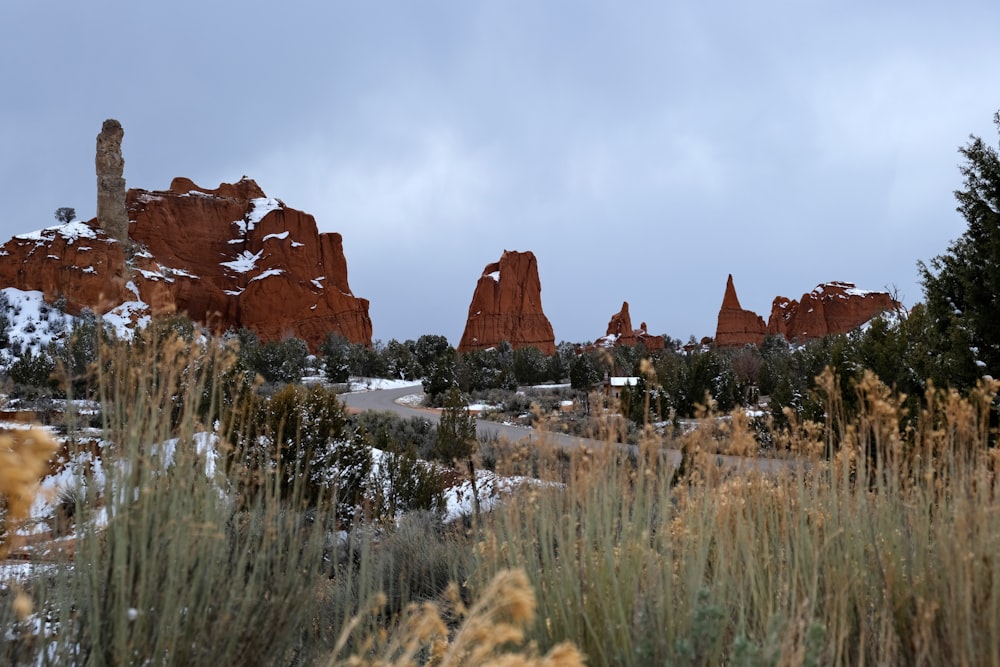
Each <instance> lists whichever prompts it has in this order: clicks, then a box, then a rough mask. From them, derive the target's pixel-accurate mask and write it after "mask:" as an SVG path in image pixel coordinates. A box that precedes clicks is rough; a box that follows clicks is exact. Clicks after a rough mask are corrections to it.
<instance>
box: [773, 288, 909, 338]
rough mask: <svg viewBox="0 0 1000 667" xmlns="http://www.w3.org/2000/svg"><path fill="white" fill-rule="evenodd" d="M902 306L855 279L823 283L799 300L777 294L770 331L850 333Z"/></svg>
mask: <svg viewBox="0 0 1000 667" xmlns="http://www.w3.org/2000/svg"><path fill="white" fill-rule="evenodd" d="M900 308H901V305H900V304H899V302H897V301H896V300H894V299H893V298H892V296H891V295H890V294H889V293H887V292H873V291H869V290H860V289H857V287H856V286H855V285H854V283H845V282H829V283H823V284H821V285H818V286H817V287H816V289H814V290H813V291H811V292H809V293H807V294H803V295H802V298H801V299H799V300H798V301H796V300H794V299H786V298H785V297H782V296H779V297H776V298H775V299H774V302H773V303H772V304H771V316H770V318H769V319H768V322H767V331H768V333H770V334H774V335H781V336H784V337H785V338H786V339H788V340H800V341H801V340H809V339H811V338H820V337H822V336H828V335H830V334H839V333H847V332H848V331H851V330H853V329H856V328H857V327H859V326H861V325H862V324H864V323H865V322H868V321H869V320H871V319H872V318H874V317H875V316H876V315H879V314H880V313H883V312H886V311H890V312H895V311H898V310H899V309H900Z"/></svg>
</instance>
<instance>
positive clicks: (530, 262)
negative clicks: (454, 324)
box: [458, 250, 556, 354]
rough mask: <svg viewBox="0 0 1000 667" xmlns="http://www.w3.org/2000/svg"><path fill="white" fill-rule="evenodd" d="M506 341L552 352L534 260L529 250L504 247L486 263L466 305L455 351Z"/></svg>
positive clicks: (478, 348) (548, 352) (553, 338)
mask: <svg viewBox="0 0 1000 667" xmlns="http://www.w3.org/2000/svg"><path fill="white" fill-rule="evenodd" d="M501 341H507V342H509V343H510V344H511V346H513V347H514V348H515V349H517V348H521V347H537V348H538V349H539V350H541V351H542V352H543V353H545V354H555V352H556V344H555V334H554V333H553V331H552V325H551V324H550V323H549V320H548V318H547V317H545V313H544V312H543V311H542V285H541V281H540V280H539V278H538V262H537V261H536V260H535V255H534V254H533V253H531V252H515V251H510V250H505V251H504V253H503V255H502V256H501V257H500V261H499V262H494V263H492V264H487V265H486V268H485V269H483V274H482V276H480V278H479V281H478V282H477V283H476V290H475V292H474V293H473V295H472V303H471V304H470V305H469V317H468V320H467V321H466V324H465V332H464V333H463V334H462V340H461V342H460V343H459V345H458V351H459V352H466V351H469V350H482V349H486V348H490V347H495V346H496V345H499V344H500V342H501Z"/></svg>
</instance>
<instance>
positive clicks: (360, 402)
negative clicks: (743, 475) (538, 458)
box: [340, 386, 789, 472]
mask: <svg viewBox="0 0 1000 667" xmlns="http://www.w3.org/2000/svg"><path fill="white" fill-rule="evenodd" d="M412 394H420V395H422V394H423V391H422V390H421V388H420V387H419V386H414V387H404V388H402V389H377V390H374V391H359V392H353V393H350V394H341V395H340V397H341V399H342V400H343V401H344V404H345V405H347V407H348V408H350V409H353V410H381V411H388V412H394V413H396V414H397V415H399V416H400V417H403V418H406V419H408V418H410V417H420V418H423V419H427V420H429V421H431V422H434V423H437V422H438V421H439V420H440V419H441V415H440V413H439V412H438V411H437V410H430V409H427V408H414V407H410V406H408V405H402V404H400V403H397V402H396V401H397V400H398V399H400V398H402V397H403V396H409V395H412ZM479 433H480V435H487V434H488V435H496V436H499V437H502V438H506V439H507V440H510V441H511V442H518V441H521V440H525V439H527V440H531V439H538V438H539V437H540V436H539V433H538V432H537V431H534V430H532V429H529V428H525V427H522V426H508V425H506V424H499V423H497V422H491V421H486V420H480V421H479ZM544 437H545V439H546V441H548V442H551V443H554V444H557V445H559V446H561V447H568V448H575V447H580V446H581V445H585V446H587V447H591V448H600V447H605V446H606V445H607V443H606V442H604V441H602V440H590V439H588V438H580V437H576V436H569V435H564V434H561V433H545V434H544ZM663 455H664V456H665V457H667V459H668V460H669V461H670V463H672V464H673V465H675V466H676V465H679V464H680V461H681V453H680V451H679V450H676V449H664V450H663ZM718 460H719V462H720V463H721V464H722V465H723V467H726V468H756V469H759V470H761V471H763V472H776V471H778V470H779V469H785V468H787V467H788V465H789V461H786V460H779V459H765V458H756V457H754V458H741V457H738V456H719V457H718Z"/></svg>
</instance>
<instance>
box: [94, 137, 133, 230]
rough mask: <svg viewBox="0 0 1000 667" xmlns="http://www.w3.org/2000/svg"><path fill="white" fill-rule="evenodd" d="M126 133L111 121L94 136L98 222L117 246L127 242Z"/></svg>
mask: <svg viewBox="0 0 1000 667" xmlns="http://www.w3.org/2000/svg"><path fill="white" fill-rule="evenodd" d="M124 136H125V130H123V129H122V124H121V123H119V122H118V121H117V120H114V119H113V118H109V119H107V120H106V121H104V124H103V125H102V126H101V133H100V134H98V135H97V158H96V160H95V162H96V165H97V222H98V224H99V225H100V227H101V229H103V230H104V232H105V233H106V234H107V235H108V236H110V237H111V238H112V239H115V240H116V241H119V242H120V243H126V242H127V241H128V211H127V210H126V208H125V178H124V176H123V175H122V174H123V173H124V171H125V159H124V158H123V157H122V138H123V137H124Z"/></svg>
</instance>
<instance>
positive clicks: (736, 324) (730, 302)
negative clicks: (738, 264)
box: [715, 274, 767, 347]
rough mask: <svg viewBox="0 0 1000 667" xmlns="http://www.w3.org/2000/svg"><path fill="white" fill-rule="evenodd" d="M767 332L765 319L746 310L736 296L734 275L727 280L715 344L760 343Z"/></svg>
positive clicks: (722, 345) (720, 345) (726, 345)
mask: <svg viewBox="0 0 1000 667" xmlns="http://www.w3.org/2000/svg"><path fill="white" fill-rule="evenodd" d="M766 334H767V325H765V324H764V319H763V318H762V317H761V316H760V315H758V314H757V313H755V312H753V311H751V310H744V309H743V307H742V306H740V300H739V298H738V297H737V296H736V287H734V286H733V276H732V274H730V275H729V280H728V281H727V282H726V294H725V296H723V297H722V307H721V308H720V309H719V320H718V324H717V325H716V327H715V344H716V345H717V346H719V347H736V346H743V345H747V344H751V345H760V344H761V343H763V342H764V336H765V335H766Z"/></svg>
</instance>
